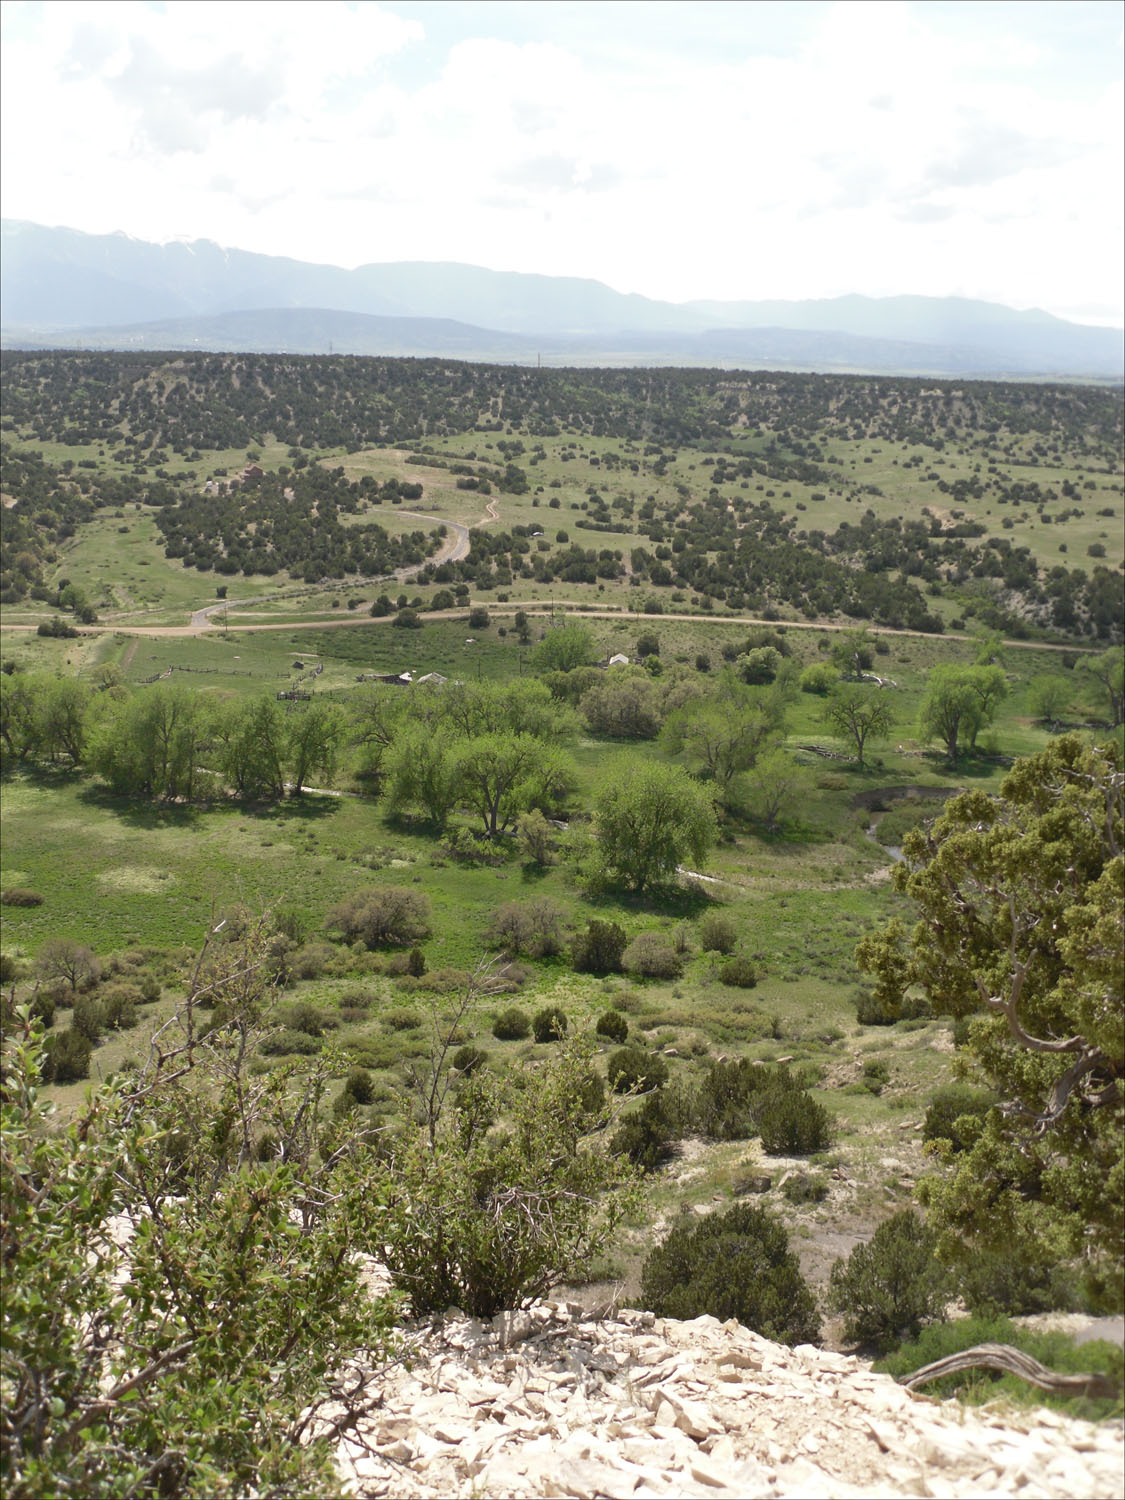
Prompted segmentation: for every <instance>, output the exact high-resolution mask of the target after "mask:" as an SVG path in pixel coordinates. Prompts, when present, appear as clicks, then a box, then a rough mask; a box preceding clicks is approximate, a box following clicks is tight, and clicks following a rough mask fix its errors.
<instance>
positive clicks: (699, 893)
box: [586, 876, 719, 921]
mask: <svg viewBox="0 0 1125 1500" xmlns="http://www.w3.org/2000/svg"><path fill="white" fill-rule="evenodd" d="M718 889H719V888H718V887H717V888H716V894H718ZM586 899H587V901H588V902H589V904H590V905H591V906H596V907H598V908H604V907H610V908H613V909H614V910H616V911H627V912H638V913H646V914H649V915H652V916H661V917H676V918H678V919H679V920H681V921H684V920H687V919H688V918H691V917H700V916H702V915H703V913H704V912H705V911H707V910H708V909H709V908H710V906H711V904H712V901H713V899H714V897H713V896H712V895H711V892H710V891H708V890H707V888H706V887H705V886H704V885H703V884H702V883H701V882H699V881H694V880H692V879H691V877H690V876H688V877H686V878H685V880H684V883H683V884H679V885H661V886H653V887H651V888H650V889H649V890H646V891H631V890H628V889H626V888H625V887H624V886H618V885H609V884H607V883H599V884H598V885H596V886H591V887H590V889H589V890H588V891H587V894H586Z"/></svg>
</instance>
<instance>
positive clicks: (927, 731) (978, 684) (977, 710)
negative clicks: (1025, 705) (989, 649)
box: [919, 666, 1008, 762]
mask: <svg viewBox="0 0 1125 1500" xmlns="http://www.w3.org/2000/svg"><path fill="white" fill-rule="evenodd" d="M1007 690H1008V688H1007V683H1006V681H1005V679H1004V673H1003V672H1002V671H1001V670H1000V668H999V667H956V666H942V667H935V668H934V670H933V671H932V672H931V673H930V678H929V683H928V685H927V690H926V697H925V699H924V700H923V703H922V712H921V715H920V719H919V727H920V730H921V733H922V737H923V738H924V739H927V740H940V741H941V743H942V744H943V745H944V746H945V751H946V754H947V755H948V757H949V759H950V760H951V761H953V762H956V761H957V760H958V759H959V758H960V756H961V752H962V751H963V750H965V749H968V750H973V749H975V748H976V743H977V736H978V735H979V734H980V732H981V730H982V729H985V728H986V727H987V726H988V725H989V724H991V723H992V720H993V719H994V717H995V715H996V710H997V708H998V707H999V705H1000V702H1001V701H1002V699H1003V698H1004V696H1005V695H1006V693H1007Z"/></svg>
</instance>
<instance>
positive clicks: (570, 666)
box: [531, 624, 598, 672]
mask: <svg viewBox="0 0 1125 1500" xmlns="http://www.w3.org/2000/svg"><path fill="white" fill-rule="evenodd" d="M597 655H598V648H597V643H596V641H595V640H594V637H593V634H592V632H591V631H590V629H589V628H588V627H587V626H585V625H561V624H560V625H551V626H550V627H549V628H548V630H547V633H546V635H544V637H543V639H542V640H541V641H540V642H539V644H538V645H537V646H536V648H535V650H534V651H533V652H532V653H531V662H532V666H533V667H534V668H535V670H536V671H537V672H573V671H574V669H575V667H584V666H587V665H588V664H589V663H590V662H593V661H595V660H596V659H597Z"/></svg>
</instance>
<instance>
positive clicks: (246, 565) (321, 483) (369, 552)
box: [156, 464, 442, 583]
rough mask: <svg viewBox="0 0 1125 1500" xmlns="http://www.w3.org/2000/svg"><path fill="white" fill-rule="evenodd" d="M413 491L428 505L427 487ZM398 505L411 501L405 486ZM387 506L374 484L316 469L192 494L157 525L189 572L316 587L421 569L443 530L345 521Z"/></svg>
mask: <svg viewBox="0 0 1125 1500" xmlns="http://www.w3.org/2000/svg"><path fill="white" fill-rule="evenodd" d="M406 488H407V489H408V490H409V491H410V495H409V497H408V498H411V499H413V498H415V497H419V498H420V497H421V493H422V486H421V485H409V486H407V487H406ZM393 498H394V499H395V501H396V502H397V501H399V500H401V499H402V498H403V496H402V494H401V493H400V490H399V486H398V485H397V483H396V484H395V487H394V494H393ZM382 500H383V495H382V493H380V492H379V489H378V486H376V485H375V484H374V483H373V482H372V481H371V480H370V479H366V480H364V481H362V482H352V483H350V484H349V483H348V481H347V480H346V479H345V478H344V471H343V469H340V468H337V469H324V468H321V467H320V466H319V465H317V464H312V465H308V466H306V467H303V468H301V469H298V470H297V471H296V472H294V473H292V474H286V475H280V474H270V473H262V472H251V473H248V474H247V475H246V477H245V478H243V479H242V480H241V481H240V482H239V483H237V484H235V485H233V486H232V487H231V488H230V489H222V490H220V489H218V488H211V489H209V490H208V491H207V492H205V493H203V494H198V493H192V492H184V493H182V494H181V495H180V496H179V498H178V500H175V501H170V502H169V503H167V504H165V505H164V506H163V507H162V509H161V510H160V511H159V513H158V514H157V518H156V520H157V525H158V526H159V528H160V531H161V533H162V534H163V536H164V540H165V549H164V551H165V556H167V557H173V558H181V559H182V560H183V564H184V566H185V567H196V568H200V569H211V568H213V569H214V570H215V571H216V572H218V573H258V574H263V573H264V574H266V575H270V574H274V573H278V572H280V571H281V570H282V569H286V570H288V571H289V572H290V573H292V574H294V575H296V576H303V577H304V578H305V579H306V580H307V581H309V582H310V583H312V582H316V581H318V580H319V579H321V578H342V577H344V576H345V575H348V574H360V575H376V576H377V575H379V574H382V573H389V572H391V571H393V570H394V569H395V568H403V567H410V566H412V565H414V566H416V565H418V564H420V563H421V562H423V561H424V560H425V558H426V557H427V556H429V555H430V554H431V553H432V552H434V551H435V550H436V549H437V547H438V545H439V543H440V538H441V534H442V533H441V531H440V530H437V529H435V530H433V531H431V532H430V533H429V534H428V535H427V533H426V532H425V531H422V530H417V531H413V532H410V533H409V534H407V535H402V536H391V535H390V534H389V533H388V532H387V530H386V528H385V527H383V526H380V525H378V524H376V523H373V522H367V523H359V522H353V524H351V525H345V524H344V523H343V522H342V521H341V519H340V517H341V515H347V516H358V515H359V514H361V512H362V511H363V510H365V509H366V508H367V505H368V503H370V502H374V503H376V504H381V503H382Z"/></svg>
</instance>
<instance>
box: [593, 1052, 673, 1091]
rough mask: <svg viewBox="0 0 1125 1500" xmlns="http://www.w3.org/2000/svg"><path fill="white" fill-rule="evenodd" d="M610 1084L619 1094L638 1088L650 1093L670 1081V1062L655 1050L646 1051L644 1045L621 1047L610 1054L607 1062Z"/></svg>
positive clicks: (607, 1075)
mask: <svg viewBox="0 0 1125 1500" xmlns="http://www.w3.org/2000/svg"><path fill="white" fill-rule="evenodd" d="M605 1074H606V1077H607V1078H608V1079H609V1086H610V1088H612V1089H613V1090H614V1091H615V1092H616V1093H618V1094H625V1093H628V1091H629V1090H630V1089H636V1090H637V1092H638V1093H641V1094H648V1093H651V1092H652V1090H653V1089H659V1088H663V1087H664V1085H665V1084H666V1083H667V1082H668V1064H667V1063H666V1062H665V1061H664V1059H663V1058H662V1057H660V1056H658V1055H657V1054H656V1053H655V1052H646V1051H645V1050H644V1048H643V1047H620V1048H619V1049H618V1050H617V1051H616V1052H614V1053H611V1054H610V1059H609V1061H608V1062H607V1063H606V1069H605Z"/></svg>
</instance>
